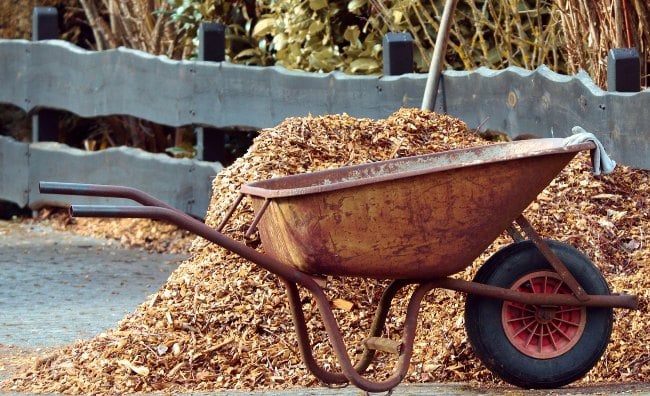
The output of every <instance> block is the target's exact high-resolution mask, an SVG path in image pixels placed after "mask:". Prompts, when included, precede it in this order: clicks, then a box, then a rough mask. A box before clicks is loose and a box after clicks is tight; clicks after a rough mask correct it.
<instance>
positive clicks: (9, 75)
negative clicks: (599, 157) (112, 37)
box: [0, 39, 650, 216]
mask: <svg viewBox="0 0 650 396" xmlns="http://www.w3.org/2000/svg"><path fill="white" fill-rule="evenodd" d="M0 60H1V61H0V103H6V104H12V105H15V106H17V107H19V108H21V109H23V110H24V111H26V112H32V113H34V114H36V113H37V112H38V111H39V110H41V109H58V110H65V111H68V112H72V113H75V114H77V115H79V116H81V117H96V116H105V115H114V114H121V115H131V116H134V117H138V118H142V119H146V120H149V121H153V122H156V123H159V124H164V125H168V126H197V127H198V126H204V127H214V128H224V127H230V126H246V127H250V128H266V127H272V126H274V125H277V124H278V123H280V122H281V121H282V120H284V119H285V118H287V117H293V116H307V115H309V114H311V115H314V116H316V115H324V114H337V113H347V114H349V115H351V116H355V117H369V118H384V117H386V116H388V115H390V114H392V113H393V112H394V111H396V110H397V109H399V108H401V107H417V108H419V107H420V105H421V102H422V95H423V93H424V87H425V84H426V78H427V76H426V75H425V74H416V73H408V74H403V75H400V76H352V75H346V74H343V73H340V72H333V73H326V74H318V73H307V72H300V71H289V70H286V69H283V68H279V67H251V66H241V65H235V64H230V63H227V62H210V61H175V60H170V59H168V58H166V57H162V56H152V55H150V54H146V53H143V52H140V51H136V50H131V49H125V48H119V49H115V50H108V51H102V52H93V51H86V50H83V49H81V48H79V47H76V46H75V45H73V44H70V43H67V42H64V41H60V40H45V41H27V40H3V39H0ZM435 110H436V111H439V112H446V113H448V114H450V115H452V116H455V117H458V118H460V119H462V120H464V121H465V122H466V123H467V124H468V125H469V126H470V127H472V128H478V127H480V128H481V130H484V129H492V130H498V131H502V132H505V133H508V134H510V135H518V134H522V133H533V134H537V135H541V136H555V137H564V136H568V135H569V134H570V133H571V132H570V131H571V128H572V127H573V126H575V125H580V126H582V127H583V128H585V129H586V130H588V131H591V132H593V133H594V134H596V136H597V137H598V138H599V139H600V140H601V142H602V143H603V144H604V146H605V148H606V150H607V151H608V152H609V153H610V155H611V156H612V157H613V158H614V159H615V160H616V161H617V162H618V163H621V164H625V165H630V166H633V167H637V168H642V169H650V155H649V154H650V143H649V141H650V111H649V110H650V91H649V90H644V91H640V92H636V93H622V92H606V91H603V90H601V89H600V88H598V87H596V86H595V85H594V84H593V82H592V81H591V80H590V79H589V77H588V76H587V75H586V74H584V73H580V74H578V75H576V76H565V75H559V74H556V73H554V72H552V71H550V70H549V69H548V68H546V67H540V68H538V69H537V70H533V71H529V70H524V69H520V68H516V67H510V68H508V69H505V70H500V71H495V70H489V69H485V68H481V69H477V70H474V71H469V72H465V71H463V72H461V71H445V72H444V73H443V76H442V78H441V83H440V86H439V91H438V95H437V102H436V105H435ZM172 169H178V171H175V170H172ZM220 169H221V165H220V164H219V163H215V162H206V161H198V160H178V159H172V158H168V157H166V156H164V155H154V154H149V153H144V152H140V151H139V150H135V149H127V148H119V149H111V150H106V152H97V153H90V152H83V151H81V150H76V149H72V148H69V147H65V146H62V145H58V144H44V143H32V144H26V143H18V142H14V141H11V139H9V138H1V139H0V200H7V201H12V202H15V203H17V204H19V205H21V206H24V205H27V206H37V205H41V204H43V203H44V202H49V201H51V200H52V199H53V197H51V196H49V197H48V196H43V195H41V194H39V193H38V192H37V191H36V187H35V183H36V182H37V179H41V180H44V179H48V180H57V181H76V182H92V183H113V184H124V185H132V186H133V187H138V188H142V189H144V190H145V191H147V192H149V193H152V194H154V195H156V196H157V197H159V198H161V199H163V200H165V201H167V202H169V203H170V204H172V205H174V206H176V207H178V208H180V209H183V210H185V211H188V212H190V213H192V214H194V215H196V216H202V215H203V214H205V211H206V209H207V204H208V202H209V197H210V195H211V191H210V180H211V178H212V177H214V175H215V174H216V173H217V172H218V171H219V170H220ZM57 199H58V200H59V201H60V200H61V199H62V198H61V197H59V198H57ZM63 199H67V198H66V197H63ZM70 200H75V202H79V199H78V198H70ZM93 202H96V201H93Z"/></svg>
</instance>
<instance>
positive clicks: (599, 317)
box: [465, 240, 613, 389]
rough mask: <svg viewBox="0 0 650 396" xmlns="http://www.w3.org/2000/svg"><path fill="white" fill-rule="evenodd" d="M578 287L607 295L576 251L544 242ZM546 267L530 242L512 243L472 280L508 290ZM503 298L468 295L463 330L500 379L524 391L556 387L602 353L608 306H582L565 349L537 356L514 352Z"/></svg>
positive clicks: (575, 377) (608, 321)
mask: <svg viewBox="0 0 650 396" xmlns="http://www.w3.org/2000/svg"><path fill="white" fill-rule="evenodd" d="M546 243H547V244H548V245H549V247H550V248H551V249H552V250H553V252H555V254H556V255H557V256H558V257H559V258H560V260H561V261H562V262H563V263H564V264H565V265H566V266H567V268H568V270H569V271H570V272H571V273H572V274H573V276H574V277H575V278H576V279H577V281H578V282H579V283H580V285H581V286H582V287H583V288H584V289H585V291H586V292H587V293H589V294H594V295H605V294H609V287H608V286H607V283H606V282H605V279H604V278H603V276H602V274H601V273H600V271H599V270H598V269H597V268H596V267H595V266H594V265H593V263H591V261H590V260H589V259H588V258H587V257H585V256H584V255H583V254H582V253H580V252H579V251H578V250H576V249H574V248H573V247H571V246H569V245H566V244H564V243H561V242H557V241H550V240H549V241H546ZM549 270H550V271H552V272H555V271H553V270H552V267H551V266H550V264H549V263H548V262H547V260H546V259H545V258H544V257H543V256H542V254H541V253H540V252H539V250H538V249H537V248H536V247H535V245H534V244H533V243H532V242H531V241H523V242H518V243H513V244H511V245H509V246H506V247H505V248H503V249H501V250H500V251H498V252H497V253H496V254H494V255H493V256H492V257H490V258H489V259H488V260H487V261H486V262H485V264H483V266H482V267H481V268H480V269H479V271H478V272H477V274H476V276H475V278H474V281H476V282H479V283H483V284H488V285H493V286H499V287H505V288H511V287H512V286H513V285H514V284H515V282H517V281H518V280H519V279H522V278H523V277H525V276H526V275H527V274H532V273H535V272H538V271H549ZM505 303H506V302H504V301H502V300H498V299H492V298H485V297H481V296H477V295H468V296H467V299H466V303H465V328H466V331H467V336H468V339H469V341H470V344H471V345H472V348H473V349H474V352H475V354H476V355H477V356H478V358H479V359H480V360H481V361H482V363H483V364H484V365H485V366H486V367H487V368H488V369H490V371H492V372H493V373H494V374H496V375H497V376H499V377H500V378H502V379H503V380H504V381H506V382H509V383H511V384H513V385H516V386H519V387H522V388H526V389H548V388H557V387H560V386H563V385H566V384H569V383H571V382H573V381H576V380H578V379H579V378H581V377H583V376H584V375H585V374H586V373H587V372H588V371H589V370H591V368H592V367H593V366H594V365H595V364H596V363H597V362H598V360H599V359H600V357H601V356H602V354H603V353H604V352H605V349H606V347H607V344H608V343H609V338H610V335H611V330H612V322H613V315H612V308H589V307H588V308H586V322H585V325H584V330H583V332H582V335H580V336H576V338H578V337H579V339H578V341H577V342H576V343H575V345H573V346H572V347H570V349H568V350H567V351H565V352H563V353H562V354H561V355H559V356H556V357H551V358H547V359H539V358H536V357H532V356H528V355H527V354H525V353H522V352H520V351H519V350H518V349H517V348H515V346H513V344H512V342H511V341H510V340H509V339H508V337H507V335H506V332H505V330H504V323H503V322H504V319H502V309H503V307H504V304H505Z"/></svg>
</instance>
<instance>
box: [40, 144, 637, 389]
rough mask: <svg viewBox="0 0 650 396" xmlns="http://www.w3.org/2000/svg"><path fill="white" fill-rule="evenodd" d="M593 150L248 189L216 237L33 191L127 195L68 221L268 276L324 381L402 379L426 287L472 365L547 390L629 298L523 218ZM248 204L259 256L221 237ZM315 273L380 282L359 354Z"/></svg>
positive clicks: (488, 150) (182, 223)
mask: <svg viewBox="0 0 650 396" xmlns="http://www.w3.org/2000/svg"><path fill="white" fill-rule="evenodd" d="M595 148H596V145H595V144H594V143H593V142H583V143H572V144H568V145H567V144H566V142H565V141H564V140H563V139H537V140H534V141H518V142H508V143H501V144H493V145H488V146H481V147H473V148H468V149H460V150H453V151H447V152H442V153H436V154H429V155H422V156H415V157H407V158H399V159H394V160H387V161H381V162H375V163H369V164H364V165H356V166H347V167H342V168H339V169H332V170H326V171H318V172H311V173H304V174H299V175H293V176H286V177H278V178H272V179H268V180H262V181H257V182H254V183H250V184H246V185H244V186H242V188H241V190H240V195H239V197H238V199H237V200H236V202H235V203H234V204H233V206H232V208H231V210H230V211H229V213H227V214H226V215H225V218H224V219H223V221H222V222H221V224H220V225H219V227H218V228H217V229H213V228H211V227H209V226H207V225H205V224H204V223H202V222H201V221H199V220H196V219H195V218H193V217H191V216H189V215H186V214H185V213H183V212H181V211H178V210H176V209H173V208H171V207H169V206H168V205H166V204H164V203H163V202H161V201H159V200H157V199H155V198H154V197H151V196H150V195H148V194H146V193H144V192H142V191H139V190H136V189H133V188H129V187H121V186H106V185H94V184H77V183H59V182H41V183H40V189H41V192H42V193H52V194H72V195H92V196H103V197H119V198H128V199H131V200H134V201H136V202H139V203H141V204H142V206H139V205H133V206H115V205H109V206H99V205H72V206H71V207H70V212H71V214H72V215H73V216H84V217H140V218H150V219H158V220H164V221H168V222H171V223H174V224H176V225H177V226H179V227H181V228H184V229H186V230H188V231H190V232H193V233H195V234H197V235H199V236H201V237H203V238H205V239H207V240H209V241H211V242H213V243H216V244H218V245H220V246H222V247H224V248H226V249H228V250H230V251H232V252H234V253H237V254H239V255H240V256H242V257H244V258H246V259H248V260H250V261H252V262H253V263H255V264H257V265H258V266H260V267H262V268H264V269H266V270H268V271H270V272H272V273H274V274H275V275H277V276H278V277H279V278H280V279H281V280H282V282H283V284H284V286H285V287H286V291H287V296H288V300H289V306H290V310H291V313H292V317H293V321H294V325H295V328H296V334H297V337H298V341H299V346H300V353H301V355H302V358H303V361H304V363H305V365H306V366H307V368H308V369H309V370H310V371H311V372H312V373H313V374H314V375H315V376H316V377H317V378H319V379H320V380H321V381H323V382H324V383H326V384H347V383H352V384H353V385H355V386H357V387H359V388H361V389H363V390H366V391H369V392H380V391H386V390H390V389H392V388H394V387H396V386H397V385H398V384H399V383H400V382H401V381H402V380H403V379H404V377H405V376H406V374H407V371H408V368H409V364H410V361H411V357H412V354H413V343H414V338H415V334H416V329H417V319H418V314H419V310H420V305H421V302H422V300H423V298H424V297H425V296H426V295H427V293H429V292H430V291H431V290H432V289H434V288H445V289H450V290H455V291H459V292H462V293H466V294H467V299H466V304H465V312H464V315H465V326H466V331H467V335H468V338H469V341H470V343H471V345H472V347H473V349H474V351H475V353H476V355H477V356H478V357H479V359H480V360H481V361H482V362H483V363H484V365H485V366H487V367H488V368H489V369H490V370H491V371H493V372H494V373H495V374H497V375H498V376H500V377H501V378H502V379H504V380H505V381H507V382H510V383H512V384H514V385H517V386H520V387H525V388H553V387H559V386H562V385H565V384H568V383H571V382H573V381H575V380H577V379H579V378H580V377H582V376H583V375H585V374H586V373H587V372H588V371H589V370H590V369H591V368H592V367H593V366H594V365H595V363H596V362H597V361H598V359H599V358H600V356H601V355H602V353H603V352H604V350H605V348H606V346H607V344H608V342H609V337H610V333H611V328H612V321H613V315H612V310H613V308H627V309H636V308H637V305H638V303H637V299H636V297H635V296H633V295H629V294H613V293H611V292H610V290H609V287H608V285H607V282H606V281H605V279H604V278H603V276H602V274H601V273H600V271H599V270H598V268H597V267H596V266H595V265H594V264H592V263H591V261H590V260H589V259H588V258H587V257H586V256H584V255H583V254H582V253H580V252H579V251H578V250H576V249H574V248H573V247H571V246H569V245H567V244H564V243H561V242H558V241H552V240H546V239H543V238H542V237H541V236H540V235H538V234H537V232H536V231H535V230H534V229H533V227H532V226H531V224H530V223H529V222H528V221H527V220H526V219H525V217H524V216H523V215H522V212H523V211H524V209H525V208H526V207H527V206H528V205H529V204H530V203H531V202H532V201H534V199H535V198H536V196H537V195H538V194H539V193H540V192H541V191H542V190H543V189H544V188H545V187H546V186H547V185H548V184H549V183H550V182H551V180H552V179H553V178H554V177H555V176H556V175H557V174H558V173H559V172H560V171H561V170H562V169H563V168H564V167H565V166H566V165H567V164H568V163H569V162H570V161H571V159H572V158H573V157H574V156H575V155H576V154H577V153H578V152H580V151H583V150H594V149H595ZM245 197H249V199H251V202H252V205H253V208H254V209H255V213H256V215H255V218H254V220H253V222H252V224H251V226H250V228H249V231H248V233H249V234H250V233H252V232H255V231H256V230H258V231H259V234H260V238H261V241H262V246H263V249H264V253H262V252H260V251H258V250H255V249H253V248H251V247H249V246H247V245H246V244H245V243H243V242H239V241H237V240H235V239H233V238H231V237H229V236H227V235H225V234H224V233H222V229H223V227H224V226H225V224H226V223H227V221H228V220H229V217H231V216H232V214H233V212H234V210H235V208H236V207H237V206H238V205H239V204H240V203H241V201H242V200H243V199H244V198H245ZM504 230H505V231H507V232H508V233H509V234H510V235H511V236H512V238H513V240H514V242H513V243H512V244H510V245H508V246H506V247H504V248H502V249H501V250H499V251H498V252H497V253H496V254H494V255H493V256H492V257H490V258H489V259H488V260H487V261H486V262H485V263H484V264H483V265H482V266H481V268H480V269H479V270H478V272H477V274H476V276H475V278H474V279H473V280H472V281H466V280H462V279H457V278H453V277H451V275H453V274H456V273H458V272H460V271H462V270H463V269H465V268H466V267H468V266H469V265H471V264H472V263H473V261H474V260H475V259H476V258H477V257H478V256H479V255H480V254H481V253H482V252H483V251H484V250H485V249H486V248H487V247H488V246H489V245H490V244H491V243H492V242H493V241H494V240H495V239H496V238H497V237H498V236H499V235H501V233H502V232H504ZM325 276H341V277H365V278H373V279H391V280H392V282H391V283H390V284H389V286H387V287H386V289H385V290H384V292H383V295H382V297H381V299H380V301H379V302H378V304H377V307H376V312H375V316H374V320H373V323H372V325H371V328H370V329H369V333H368V337H367V338H366V339H365V341H364V343H363V353H362V354H361V356H360V357H359V358H358V360H357V361H356V362H353V361H352V358H351V357H350V356H349V354H348V353H347V348H346V345H345V342H344V340H343V336H342V334H341V331H340V329H339V327H338V324H337V322H336V319H335V317H334V314H333V312H332V308H331V303H330V301H329V300H328V298H327V296H326V294H325V292H324V290H323V288H324V285H323V279H324V277H325ZM409 285H415V289H414V290H413V292H412V294H411V295H410V297H409V299H408V306H407V310H406V314H405V315H406V316H405V321H404V326H403V329H402V334H401V337H400V338H399V339H398V340H395V339H393V338H389V337H386V336H383V335H382V330H383V328H384V324H385V322H386V319H387V317H388V313H389V309H390V307H391V305H392V302H393V300H394V298H395V296H396V295H397V293H398V292H399V291H400V290H402V289H403V288H405V287H406V286H409ZM299 287H302V288H305V289H307V290H308V291H309V292H310V293H311V295H312V296H313V298H314V299H315V301H316V305H317V307H318V311H319V312H320V315H321V318H322V320H323V323H324V325H325V329H326V331H327V334H328V337H329V341H330V343H331V344H332V347H333V350H334V354H335V355H336V357H337V359H338V363H339V367H340V369H328V368H325V367H323V366H321V365H320V364H319V363H318V362H317V360H316V359H315V357H314V354H313V350H312V348H311V345H310V342H309V336H308V329H307V325H306V322H305V315H304V312H303V310H302V304H301V302H300V297H299ZM377 351H382V352H385V353H390V354H395V355H396V356H397V365H396V367H395V369H394V371H393V372H392V374H391V375H390V376H389V377H387V378H386V379H384V380H373V379H370V378H368V377H367V376H366V375H365V373H366V371H367V369H368V367H369V366H370V364H371V363H372V362H373V359H374V357H375V354H376V352H377Z"/></svg>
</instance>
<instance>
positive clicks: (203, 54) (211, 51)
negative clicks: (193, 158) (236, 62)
mask: <svg viewBox="0 0 650 396" xmlns="http://www.w3.org/2000/svg"><path fill="white" fill-rule="evenodd" d="M225 59H226V33H225V27H224V25H222V24H220V23H205V22H204V23H201V26H200V27H199V60H201V61H212V62H223V61H224V60H225ZM202 130H203V131H202V133H200V131H199V133H198V134H197V138H198V139H202V141H203V144H202V146H203V150H202V151H203V152H202V153H199V156H200V158H201V159H202V160H204V161H217V162H221V163H223V162H224V160H225V157H226V150H225V143H226V138H225V133H224V132H223V131H221V130H219V129H215V128H202ZM199 146H201V145H200V144H199Z"/></svg>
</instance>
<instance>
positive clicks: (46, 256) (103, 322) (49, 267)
mask: <svg viewBox="0 0 650 396" xmlns="http://www.w3.org/2000/svg"><path fill="white" fill-rule="evenodd" d="M183 258H184V256H182V255H172V254H152V253H148V252H145V251H141V250H134V249H125V248H122V247H120V246H119V244H117V243H116V242H113V243H112V244H111V243H110V242H108V241H106V240H103V239H98V238H89V237H82V236H78V235H75V234H72V233H69V232H61V231H54V230H52V229H50V228H48V227H46V226H41V225H24V224H19V223H16V222H4V221H0V323H1V324H2V325H1V326H0V345H12V346H17V347H50V346H56V345H64V344H67V343H70V342H73V341H75V340H77V339H80V338H90V337H92V336H94V335H95V334H97V333H100V332H102V331H104V330H106V329H109V328H112V327H114V326H115V324H116V323H117V322H118V321H119V320H121V319H122V318H123V317H124V316H125V314H126V313H128V312H131V311H133V310H134V309H135V308H136V306H137V305H138V304H140V303H142V302H143V301H145V299H146V296H147V295H149V294H151V293H153V292H155V291H156V290H158V289H159V288H160V286H161V285H162V284H163V283H164V282H165V281H166V280H167V278H168V276H169V274H170V273H171V272H172V271H173V270H174V269H176V267H177V266H178V264H179V263H180V262H181V261H182V259H183Z"/></svg>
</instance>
